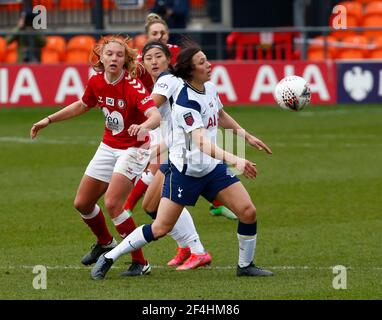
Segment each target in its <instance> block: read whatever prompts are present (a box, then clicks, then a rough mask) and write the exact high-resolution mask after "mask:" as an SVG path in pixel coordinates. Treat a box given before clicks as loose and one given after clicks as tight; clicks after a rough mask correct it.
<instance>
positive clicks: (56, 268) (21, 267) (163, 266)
mask: <svg viewBox="0 0 382 320" xmlns="http://www.w3.org/2000/svg"><path fill="white" fill-rule="evenodd" d="M34 267H35V266H32V265H31V266H29V265H20V266H0V269H3V270H15V269H33V268H34ZM46 268H47V269H50V270H82V269H83V270H89V269H91V266H89V267H86V266H79V265H68V266H60V265H56V266H46ZM126 268H127V265H126V266H112V269H126ZM151 268H153V269H169V270H171V269H172V268H170V267H168V266H165V265H151ZM204 268H205V269H210V270H231V269H236V265H231V266H207V267H204ZM262 268H269V269H273V270H332V269H333V266H327V267H322V266H317V267H313V266H262ZM346 268H347V269H349V270H376V271H382V267H371V268H364V267H351V266H350V267H346Z"/></svg>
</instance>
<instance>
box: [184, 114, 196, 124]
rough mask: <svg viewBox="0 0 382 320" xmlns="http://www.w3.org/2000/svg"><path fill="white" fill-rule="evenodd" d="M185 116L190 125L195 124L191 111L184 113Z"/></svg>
mask: <svg viewBox="0 0 382 320" xmlns="http://www.w3.org/2000/svg"><path fill="white" fill-rule="evenodd" d="M183 118H184V121H185V122H186V124H187V125H188V126H192V125H193V124H194V117H193V116H192V113H191V112H189V113H186V114H184V115H183Z"/></svg>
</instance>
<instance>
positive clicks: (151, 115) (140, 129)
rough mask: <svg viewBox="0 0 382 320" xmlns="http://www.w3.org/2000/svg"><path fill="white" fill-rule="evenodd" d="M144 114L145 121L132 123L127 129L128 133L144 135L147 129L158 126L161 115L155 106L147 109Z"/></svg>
mask: <svg viewBox="0 0 382 320" xmlns="http://www.w3.org/2000/svg"><path fill="white" fill-rule="evenodd" d="M145 115H146V116H147V120H146V121H145V122H143V123H141V124H132V125H131V126H130V127H129V129H127V132H128V133H129V135H131V136H136V135H138V136H140V135H144V134H146V132H147V131H149V130H152V129H155V128H156V127H158V126H159V124H160V121H161V120H162V117H161V115H160V113H159V110H158V108H157V107H154V108H151V109H149V110H148V112H147V113H146V114H145Z"/></svg>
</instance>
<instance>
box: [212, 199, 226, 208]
mask: <svg viewBox="0 0 382 320" xmlns="http://www.w3.org/2000/svg"><path fill="white" fill-rule="evenodd" d="M212 204H213V206H214V207H215V208H217V207H220V206H222V205H223V204H222V203H221V202H219V201H217V200H214V201H212Z"/></svg>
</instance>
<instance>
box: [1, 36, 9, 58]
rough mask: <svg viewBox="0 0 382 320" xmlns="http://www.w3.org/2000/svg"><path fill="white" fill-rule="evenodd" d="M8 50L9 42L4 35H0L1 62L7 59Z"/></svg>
mask: <svg viewBox="0 0 382 320" xmlns="http://www.w3.org/2000/svg"><path fill="white" fill-rule="evenodd" d="M6 50H7V43H6V42H5V39H4V38H3V37H0V62H3V61H4V59H5V54H6Z"/></svg>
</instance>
